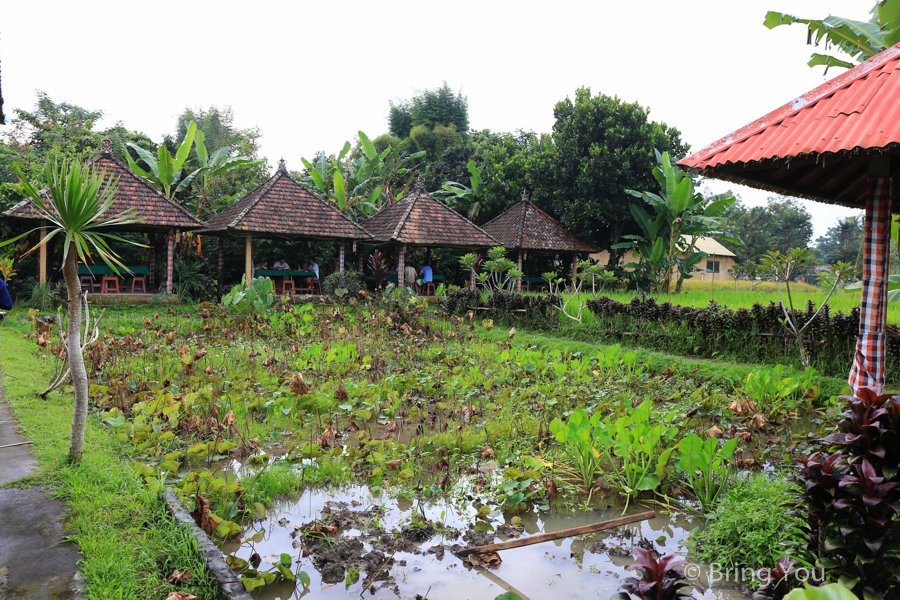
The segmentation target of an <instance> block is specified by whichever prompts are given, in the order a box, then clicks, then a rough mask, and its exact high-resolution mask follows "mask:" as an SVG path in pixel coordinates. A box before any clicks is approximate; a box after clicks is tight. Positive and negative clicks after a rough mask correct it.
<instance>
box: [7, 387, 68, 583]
mask: <svg viewBox="0 0 900 600" xmlns="http://www.w3.org/2000/svg"><path fill="white" fill-rule="evenodd" d="M17 428H18V423H17V422H16V421H15V420H14V419H13V416H12V413H11V412H10V409H9V405H8V404H7V403H6V402H5V401H4V400H3V390H2V389H0V485H5V484H7V483H10V482H12V481H16V480H17V479H21V478H22V477H25V476H27V475H32V474H35V473H37V472H38V464H37V461H36V460H35V458H34V456H33V455H32V454H31V452H30V451H29V450H30V448H29V445H28V444H22V442H26V441H28V440H27V439H26V438H25V437H23V436H22V435H21V434H20V433H18V431H17ZM64 518H65V508H64V507H63V504H62V502H60V501H59V500H53V499H50V498H47V496H46V492H45V491H44V489H43V488H42V487H41V486H32V487H26V488H19V487H11V488H0V600H43V599H47V598H52V599H54V600H70V599H75V598H80V597H81V595H80V593H79V592H78V589H79V587H80V577H79V575H78V571H77V565H78V560H79V558H81V555H80V554H79V552H78V549H77V548H75V546H74V545H73V544H64V543H61V542H62V541H63V538H64V537H65V523H64Z"/></svg>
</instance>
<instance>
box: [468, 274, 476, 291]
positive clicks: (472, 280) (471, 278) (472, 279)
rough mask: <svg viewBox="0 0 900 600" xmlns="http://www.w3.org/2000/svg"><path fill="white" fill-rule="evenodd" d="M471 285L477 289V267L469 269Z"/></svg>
mask: <svg viewBox="0 0 900 600" xmlns="http://www.w3.org/2000/svg"><path fill="white" fill-rule="evenodd" d="M469 287H470V288H472V289H473V290H474V289H475V269H469Z"/></svg>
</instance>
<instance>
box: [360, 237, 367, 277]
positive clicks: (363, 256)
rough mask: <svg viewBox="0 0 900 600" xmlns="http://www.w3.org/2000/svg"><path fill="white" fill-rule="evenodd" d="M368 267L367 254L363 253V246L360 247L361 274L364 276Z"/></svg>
mask: <svg viewBox="0 0 900 600" xmlns="http://www.w3.org/2000/svg"><path fill="white" fill-rule="evenodd" d="M365 266H366V253H365V252H363V247H362V244H360V245H359V272H360V274H362V272H363V269H364V268H365Z"/></svg>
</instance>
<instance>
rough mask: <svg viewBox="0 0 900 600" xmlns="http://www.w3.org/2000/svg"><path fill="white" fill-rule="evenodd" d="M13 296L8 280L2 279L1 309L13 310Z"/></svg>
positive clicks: (0, 280)
mask: <svg viewBox="0 0 900 600" xmlns="http://www.w3.org/2000/svg"><path fill="white" fill-rule="evenodd" d="M12 306H13V302H12V297H11V296H10V295H9V288H7V287H6V282H5V281H3V280H2V279H0V310H12Z"/></svg>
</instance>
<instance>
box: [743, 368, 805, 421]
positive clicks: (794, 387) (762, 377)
mask: <svg viewBox="0 0 900 600" xmlns="http://www.w3.org/2000/svg"><path fill="white" fill-rule="evenodd" d="M818 375H819V374H818V372H817V371H816V370H815V369H813V368H812V367H809V368H808V369H806V370H805V371H803V372H800V371H798V370H796V369H794V368H793V367H786V366H784V365H774V366H772V365H763V366H761V367H759V368H757V369H755V370H754V371H753V372H752V373H750V374H749V375H748V376H747V380H746V382H745V383H744V393H745V394H747V396H748V397H749V398H751V399H752V400H753V401H754V402H757V403H758V407H757V412H759V413H762V414H764V415H765V416H766V417H768V418H770V419H771V418H773V417H776V416H778V415H779V414H781V413H784V412H789V411H792V410H795V409H797V408H799V407H800V406H801V403H802V402H804V401H807V402H808V403H810V404H811V403H813V402H814V401H816V400H817V399H818V398H819V396H820V389H819V386H818V385H816V384H815V382H816V380H817V379H818Z"/></svg>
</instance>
